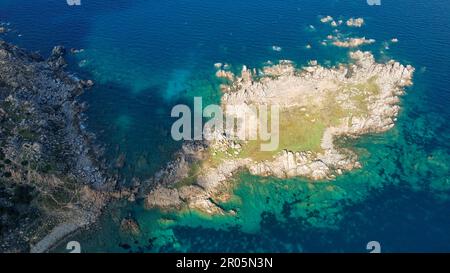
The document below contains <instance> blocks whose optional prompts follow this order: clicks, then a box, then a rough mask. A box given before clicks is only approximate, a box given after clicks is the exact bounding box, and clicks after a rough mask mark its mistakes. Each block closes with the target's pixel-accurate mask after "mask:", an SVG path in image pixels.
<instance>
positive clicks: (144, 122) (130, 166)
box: [82, 82, 181, 182]
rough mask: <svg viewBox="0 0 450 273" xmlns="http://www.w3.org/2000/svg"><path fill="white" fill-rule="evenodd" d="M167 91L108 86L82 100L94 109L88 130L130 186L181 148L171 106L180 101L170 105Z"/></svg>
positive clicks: (97, 89) (154, 169)
mask: <svg viewBox="0 0 450 273" xmlns="http://www.w3.org/2000/svg"><path fill="white" fill-rule="evenodd" d="M164 88H165V87H164V86H156V85H155V86H152V87H150V88H147V89H144V90H142V91H141V92H138V93H136V92H131V90H130V89H129V88H127V87H126V86H124V85H121V84H120V83H117V82H108V83H106V84H102V85H100V86H98V87H96V88H94V89H93V90H90V91H87V93H85V95H84V97H83V98H82V99H83V100H85V101H86V102H87V103H88V105H90V107H89V108H88V110H87V112H86V115H87V117H88V119H87V127H88V128H89V129H90V130H92V131H94V132H96V134H97V138H98V139H99V140H100V141H99V142H101V143H103V144H104V145H105V156H106V158H107V159H108V160H109V164H110V165H111V167H112V168H113V169H115V170H116V171H118V172H119V173H120V174H121V175H122V176H123V178H125V180H127V181H128V182H129V181H130V180H131V179H132V178H133V177H138V178H140V179H145V178H148V177H150V176H151V175H153V174H154V173H155V172H156V171H157V170H158V169H159V168H160V167H161V166H163V164H164V163H166V162H168V161H170V160H171V159H172V157H173V154H174V153H175V152H176V151H177V150H178V149H179V148H180V147H181V143H180V142H176V141H174V140H172V137H171V135H170V130H171V126H172V123H173V119H172V118H171V117H170V110H171V108H172V106H171V104H174V103H177V101H174V102H168V101H167V100H166V99H165V98H164V97H163V95H164V92H163V90H164ZM99 102H101V103H99ZM99 105H101V107H100V106H99Z"/></svg>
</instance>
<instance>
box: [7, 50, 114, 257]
mask: <svg viewBox="0 0 450 273" xmlns="http://www.w3.org/2000/svg"><path fill="white" fill-rule="evenodd" d="M64 53H65V50H64V48H63V47H55V48H54V49H53V52H52V54H51V56H50V57H49V58H48V59H47V60H45V59H44V58H42V57H41V56H40V55H38V54H35V53H29V52H26V51H24V50H21V49H19V48H17V47H15V46H12V45H10V44H8V43H6V42H4V41H0V123H1V126H0V141H1V145H0V163H1V164H0V175H1V177H0V192H1V197H0V207H1V210H0V211H1V215H0V216H1V222H0V230H1V233H0V237H1V238H0V242H1V243H0V251H1V252H16V251H30V250H32V251H38V252H39V251H45V250H47V249H48V248H49V247H51V246H53V245H54V244H55V243H56V242H58V240H59V239H61V238H62V237H64V236H66V235H67V234H68V233H70V232H73V231H74V230H75V229H77V228H80V227H83V226H85V225H87V224H89V223H91V222H92V221H93V220H95V218H96V217H97V216H98V215H99V213H100V211H101V208H102V207H103V204H104V203H105V201H106V199H107V198H106V196H105V194H104V193H103V191H104V190H107V189H109V188H110V187H111V186H112V185H113V181H112V180H110V179H108V178H107V177H108V176H107V175H106V172H105V167H104V165H103V164H102V162H101V161H99V160H98V158H99V156H100V151H99V149H97V147H96V146H95V145H93V136H92V135H90V134H88V133H86V132H85V131H83V130H82V129H81V126H80V123H81V122H82V120H81V115H80V113H81V112H82V111H83V107H84V106H83V104H80V103H78V102H77V101H76V97H77V96H78V95H80V94H81V93H82V92H83V89H84V88H85V87H86V86H85V85H84V84H83V82H82V81H80V80H79V79H77V78H76V77H74V76H71V75H69V74H67V73H66V72H64V71H63V68H64V67H65V65H66V62H65V60H64V58H63V55H64Z"/></svg>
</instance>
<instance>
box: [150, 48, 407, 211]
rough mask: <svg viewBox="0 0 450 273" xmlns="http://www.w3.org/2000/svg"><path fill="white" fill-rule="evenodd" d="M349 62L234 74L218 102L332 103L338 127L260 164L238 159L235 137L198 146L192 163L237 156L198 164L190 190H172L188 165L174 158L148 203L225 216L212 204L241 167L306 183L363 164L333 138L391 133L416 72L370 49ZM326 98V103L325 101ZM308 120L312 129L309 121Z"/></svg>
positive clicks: (309, 106)
mask: <svg viewBox="0 0 450 273" xmlns="http://www.w3.org/2000/svg"><path fill="white" fill-rule="evenodd" d="M350 58H351V59H353V61H354V63H351V64H346V65H344V64H341V65H339V66H336V67H333V68H325V67H322V66H320V65H318V64H317V62H315V61H314V62H310V65H309V66H307V67H304V68H302V69H297V68H295V67H294V65H293V64H292V62H289V61H281V62H280V63H279V64H277V65H271V66H267V67H264V68H263V69H261V70H260V71H256V70H254V69H253V70H250V69H248V68H247V67H245V66H244V67H243V69H242V72H241V75H239V76H236V75H233V78H234V80H233V81H231V82H230V84H228V85H225V86H222V91H223V92H224V95H223V96H222V105H238V104H242V103H245V104H247V105H274V104H276V105H279V106H280V107H281V109H287V110H289V109H305V111H306V109H323V108H327V107H333V106H335V105H338V107H339V108H338V109H339V113H341V112H342V113H344V114H341V115H340V116H339V121H338V122H336V123H333V124H332V125H329V126H328V127H327V128H326V129H325V130H324V131H323V135H322V137H321V143H320V151H308V150H289V149H284V150H282V151H281V152H279V153H278V154H276V155H275V156H274V157H273V158H272V159H266V160H260V159H255V158H252V156H251V155H249V156H248V157H241V156H240V155H239V154H240V152H241V151H242V149H245V145H246V144H245V143H243V144H242V145H239V147H238V148H236V146H237V145H236V144H235V141H234V139H228V138H227V137H222V138H221V139H220V138H219V140H217V139H216V140H213V141H209V142H204V143H203V145H206V147H207V149H205V148H203V149H201V151H200V150H196V149H190V151H191V152H192V154H196V155H197V156H195V158H197V159H199V158H202V157H205V155H204V154H205V153H206V154H208V153H209V154H211V151H218V152H220V151H229V150H234V151H235V153H227V154H226V158H225V159H222V160H220V162H219V163H218V164H213V165H211V164H205V165H203V166H202V171H201V173H200V174H199V175H198V177H197V178H196V180H195V183H193V184H192V185H189V186H183V185H181V186H177V182H178V181H180V180H181V179H183V178H185V177H186V174H187V172H186V170H187V169H188V166H187V165H189V164H187V162H188V161H186V160H178V161H175V162H174V163H173V164H170V168H166V169H165V170H164V172H166V175H167V177H171V179H169V180H167V179H166V180H164V183H157V185H158V186H157V187H156V188H155V189H153V190H152V191H151V192H150V193H149V194H148V195H147V199H146V200H147V202H146V204H147V206H148V207H160V208H164V209H170V208H174V207H177V208H183V207H184V208H196V209H199V210H201V211H203V212H206V213H231V212H227V211H224V210H223V209H222V208H221V207H220V206H218V205H217V204H216V203H215V202H214V200H215V199H216V198H218V199H220V200H223V198H222V197H223V196H224V194H223V193H224V191H226V190H227V189H229V185H228V184H229V181H230V179H231V177H232V176H233V174H234V173H236V172H237V171H239V170H240V169H242V168H244V169H247V170H249V171H250V172H251V173H252V174H254V175H259V176H276V177H280V178H286V177H294V176H302V177H307V178H310V179H312V180H329V179H333V178H334V177H336V176H337V175H340V174H342V173H343V172H345V171H349V170H352V169H354V168H359V167H361V165H360V163H359V162H358V160H357V155H356V154H355V153H353V152H352V151H350V150H348V149H344V148H342V147H337V146H336V145H335V142H336V139H337V138H341V137H350V138H356V137H359V136H361V135H363V134H367V133H373V132H384V131H386V130H389V129H390V128H392V127H393V126H394V122H395V119H396V116H397V114H398V112H399V109H400V108H399V106H398V102H399V96H400V95H402V94H403V92H404V88H405V87H407V86H409V85H411V84H412V75H413V72H414V68H413V67H411V66H409V65H407V66H403V65H401V64H400V63H398V62H395V61H393V60H391V61H389V62H386V63H377V62H376V61H375V59H374V57H373V55H372V54H371V53H369V52H362V51H356V52H351V53H350ZM329 98H332V101H331V102H330V101H329ZM336 115H337V114H336ZM319 116H320V114H319ZM305 118H308V113H305V114H304V116H299V117H298V119H299V120H301V119H305ZM309 122H311V123H310V124H314V120H312V121H309ZM330 124H331V123H330ZM281 130H283V128H281ZM282 133H283V132H282V131H281V132H280V134H282ZM294 141H295V140H294ZM186 145H188V144H186ZM194 146H195V145H194ZM281 148H283V147H281ZM215 153H216V152H213V153H212V154H213V155H214V154H215ZM192 154H191V156H190V157H191V158H193V156H192ZM177 162H178V163H177ZM186 164H187V165H186Z"/></svg>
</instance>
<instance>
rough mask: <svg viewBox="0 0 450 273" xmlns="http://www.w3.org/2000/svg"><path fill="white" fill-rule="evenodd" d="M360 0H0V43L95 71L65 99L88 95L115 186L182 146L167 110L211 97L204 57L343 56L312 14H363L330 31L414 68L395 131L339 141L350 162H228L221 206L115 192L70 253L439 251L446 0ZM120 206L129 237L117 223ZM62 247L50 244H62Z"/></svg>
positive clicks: (444, 220) (145, 174)
mask: <svg viewBox="0 0 450 273" xmlns="http://www.w3.org/2000/svg"><path fill="white" fill-rule="evenodd" d="M368 2H374V1H367V0H322V1H316V0H245V1H238V0H220V1H219V0H208V1H205V0H114V1H110V0H79V1H78V0H76V1H75V0H73V1H72V0H71V1H66V0H33V1H31V0H0V24H1V25H2V26H5V27H7V28H8V29H9V31H8V32H7V33H6V34H0V38H1V39H4V40H6V41H8V42H11V43H13V44H16V45H18V46H20V47H22V48H25V49H27V50H31V51H37V52H39V53H41V54H42V55H43V56H48V55H49V54H50V52H51V50H52V48H53V47H54V46H55V45H64V46H65V47H66V48H67V49H71V48H74V49H79V50H81V51H80V52H79V53H77V54H68V62H69V65H68V67H67V71H69V72H70V73H74V74H75V75H77V76H79V77H80V78H86V79H92V80H93V81H94V82H95V86H94V87H93V88H92V89H91V90H88V91H86V92H85V94H83V95H82V96H81V97H80V98H79V99H80V100H81V101H84V102H86V103H87V104H88V105H89V108H88V110H87V111H86V113H85V114H84V115H85V121H84V122H83V126H84V127H86V129H87V130H89V131H90V132H93V133H95V135H96V136H97V142H98V143H99V144H100V145H102V146H103V147H104V150H105V158H106V160H107V162H108V163H109V165H110V166H111V170H112V172H115V173H117V174H118V175H119V177H120V179H119V182H118V183H119V184H120V185H131V184H132V183H135V181H136V180H139V181H146V180H148V179H149V178H151V177H152V176H153V175H154V174H155V173H156V172H157V171H158V170H159V169H160V168H161V167H163V166H164V165H165V164H166V163H167V162H169V161H170V160H172V159H173V157H174V153H175V152H176V151H177V150H178V149H180V147H181V143H180V142H178V141H175V140H173V139H172V138H171V135H170V128H171V125H172V123H173V122H174V119H173V118H171V116H170V113H171V109H172V107H173V106H174V105H177V104H181V103H182V104H188V105H192V103H193V98H194V97H202V98H203V103H204V104H205V105H206V104H211V103H219V102H220V96H221V91H220V88H219V85H220V82H219V81H218V80H217V79H216V77H215V68H214V64H215V63H217V62H221V63H226V64H229V66H230V67H231V69H232V70H233V71H239V70H240V69H241V68H242V66H243V65H246V66H247V67H250V68H261V67H262V66H264V65H265V64H266V63H267V62H268V61H271V62H277V61H279V60H292V61H293V62H294V63H295V65H296V66H298V67H301V66H304V65H306V64H307V63H308V61H309V60H317V61H318V62H319V64H321V65H323V66H326V67H331V66H334V65H336V64H339V63H346V62H348V61H349V58H348V53H349V49H345V48H337V47H333V46H324V45H322V41H323V40H324V39H326V36H327V35H329V34H333V31H334V29H335V28H333V27H331V26H330V25H327V24H323V23H321V22H320V18H322V17H323V16H327V15H330V16H332V17H333V18H335V20H344V22H345V20H347V19H349V18H351V17H353V18H357V17H362V18H364V20H365V24H364V25H363V27H361V28H349V27H347V26H345V25H343V26H339V27H338V28H337V29H339V31H340V33H342V34H343V35H346V36H348V37H366V38H371V39H375V40H376V42H375V43H374V44H371V45H366V46H364V47H362V48H361V49H363V50H368V51H371V52H372V53H373V54H374V55H375V57H376V59H377V60H378V61H380V62H383V61H388V60H390V59H394V60H397V61H399V62H401V63H402V64H404V65H407V64H410V65H412V66H414V67H415V68H416V72H415V74H414V79H413V82H414V85H413V86H411V87H408V88H407V89H406V94H405V95H404V96H402V98H401V103H400V106H401V112H400V115H399V116H398V119H397V121H396V126H395V127H394V128H393V129H391V130H389V131H388V132H385V133H381V134H372V135H367V136H363V137H361V138H359V139H358V140H352V141H349V142H348V143H345V145H347V146H348V147H349V148H351V149H353V150H354V151H355V152H356V153H357V154H358V155H359V158H360V162H361V164H362V168H361V169H358V170H354V171H351V172H348V173H345V174H343V175H341V176H339V177H337V178H336V179H334V180H332V181H319V182H312V181H309V180H307V179H303V178H294V179H278V178H272V177H266V178H261V177H256V176H252V175H251V174H249V173H248V172H245V171H242V172H240V173H238V174H237V175H236V176H235V177H234V178H233V181H231V182H230V183H232V185H233V187H232V192H231V193H230V194H231V199H230V201H228V202H226V203H225V204H221V205H222V206H223V207H225V208H228V209H233V210H235V211H236V214H235V215H205V214H203V213H200V212H198V211H195V210H189V211H186V210H183V211H162V210H158V209H146V208H145V206H144V202H143V200H137V201H136V202H128V201H126V200H124V201H116V202H113V203H111V204H110V205H109V206H108V207H107V209H106V211H105V213H104V215H103V216H102V217H101V218H100V219H99V220H98V222H97V223H96V224H95V225H94V226H92V227H90V228H89V229H87V230H84V231H80V232H78V233H77V234H75V235H74V236H72V237H70V238H67V241H74V240H75V241H78V242H79V243H80V245H81V250H82V252H256V253H260V252H335V253H336V252H370V251H373V250H374V249H373V248H372V246H373V245H376V246H377V247H376V249H375V250H380V251H381V252H450V166H449V162H450V144H449V142H450V129H449V126H447V122H448V121H449V120H450V78H449V77H450V64H449V61H450V32H449V30H448V29H449V27H450V2H449V1H442V0H416V1H408V0H395V1H394V0H380V1H379V4H380V5H370V4H369V3H368ZM375 2H377V1H375ZM393 38H396V39H398V42H397V43H394V42H392V39H393ZM308 45H309V46H308ZM274 49H276V50H274ZM120 156H122V157H124V158H125V161H124V166H123V168H121V169H117V168H115V167H114V166H115V162H116V160H117V158H118V157H120ZM127 217H131V218H133V219H135V220H136V222H137V223H138V225H139V227H140V233H139V234H135V235H133V234H129V233H126V232H123V231H122V230H121V229H120V222H121V220H122V219H124V218H127ZM66 243H67V242H65V241H64V242H61V245H60V246H58V247H57V248H56V249H55V250H54V251H55V252H69V250H67V249H66Z"/></svg>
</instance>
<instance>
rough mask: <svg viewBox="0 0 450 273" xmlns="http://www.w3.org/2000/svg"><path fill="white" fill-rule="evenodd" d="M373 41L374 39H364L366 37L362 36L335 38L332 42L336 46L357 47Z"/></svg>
mask: <svg viewBox="0 0 450 273" xmlns="http://www.w3.org/2000/svg"><path fill="white" fill-rule="evenodd" d="M373 43H375V40H374V39H366V37H362V38H347V39H344V40H339V39H336V40H335V41H334V42H333V45H335V46H337V47H347V48H348V47H350V48H352V47H359V46H362V45H370V44H373Z"/></svg>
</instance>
